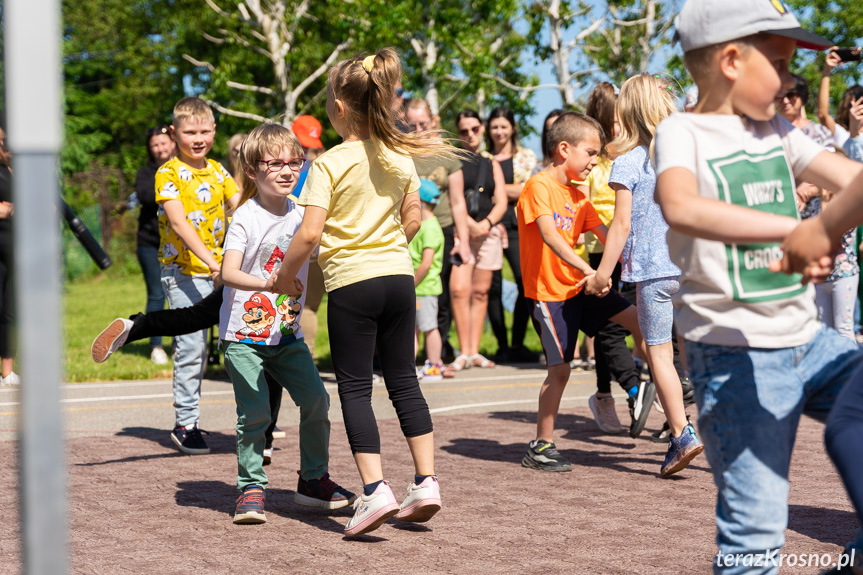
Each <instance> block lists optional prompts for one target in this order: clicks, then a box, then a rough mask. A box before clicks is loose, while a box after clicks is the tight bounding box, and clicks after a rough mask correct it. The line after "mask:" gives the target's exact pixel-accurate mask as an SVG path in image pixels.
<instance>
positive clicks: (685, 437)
mask: <svg viewBox="0 0 863 575" xmlns="http://www.w3.org/2000/svg"><path fill="white" fill-rule="evenodd" d="M702 451H704V446H703V445H702V444H701V441H700V440H699V439H698V436H697V435H695V428H694V427H692V425H687V426H686V427H684V428H683V433H681V434H680V437H672V438H671V440H670V441H669V442H668V453H666V454H665V463H663V464H662V469H661V470H660V472H659V473H660V475H662V477H668V476H669V475H671V474H673V473H677V472H678V471H681V470H682V469H684V468H685V467H686V466H687V465H689V462H690V461H692V460H693V459H695V457H696V456H697V455H698V454H699V453H701V452H702Z"/></svg>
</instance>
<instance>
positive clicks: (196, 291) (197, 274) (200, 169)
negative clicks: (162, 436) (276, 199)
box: [156, 98, 240, 455]
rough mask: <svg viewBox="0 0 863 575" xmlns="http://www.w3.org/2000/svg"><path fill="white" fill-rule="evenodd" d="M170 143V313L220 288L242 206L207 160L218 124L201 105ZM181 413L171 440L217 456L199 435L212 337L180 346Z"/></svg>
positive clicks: (163, 248) (174, 130) (166, 253)
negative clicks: (230, 219)
mask: <svg viewBox="0 0 863 575" xmlns="http://www.w3.org/2000/svg"><path fill="white" fill-rule="evenodd" d="M173 117H174V122H173V125H172V126H171V137H172V138H173V139H174V140H175V141H176V142H177V148H178V153H177V157H175V158H173V159H172V160H169V161H168V162H167V163H165V164H164V165H163V166H162V167H161V168H159V170H158V171H157V172H156V202H157V203H158V204H159V206H160V209H159V236H160V238H161V245H160V249H159V259H160V261H161V263H162V289H163V290H164V291H165V297H166V298H167V300H168V303H169V305H170V306H171V309H176V308H183V307H189V306H192V305H194V304H195V303H197V302H199V301H201V300H202V299H204V298H205V297H206V296H208V295H209V294H210V293H212V291H213V289H214V287H215V286H217V285H219V284H220V283H221V264H222V244H223V242H224V239H225V227H226V223H227V222H226V218H225V206H224V204H225V203H226V202H227V204H228V206H229V207H230V208H231V209H233V208H236V207H237V203H238V202H239V197H240V196H239V194H237V184H236V183H235V182H234V179H233V178H232V177H231V175H230V174H229V173H228V171H227V170H226V169H225V168H223V167H222V165H221V164H219V162H216V161H213V160H208V159H207V157H206V156H207V153H208V152H209V151H210V149H211V148H212V147H213V137H214V136H215V134H216V123H215V119H214V118H213V112H212V111H211V110H210V108H209V107H208V106H207V104H205V103H204V101H203V100H200V99H199V98H183V99H182V100H180V101H179V102H177V104H176V106H174V116H173ZM174 346H175V351H176V353H175V355H174V411H175V413H176V423H175V425H174V430H173V431H172V432H171V439H172V440H173V441H174V443H175V444H176V445H177V447H178V448H180V450H181V451H183V452H184V453H187V454H189V455H201V454H206V453H209V452H210V448H209V447H207V444H206V442H205V441H204V438H203V437H202V436H201V432H200V430H199V429H198V416H199V414H200V409H199V407H198V402H199V400H200V397H201V380H202V379H203V375H204V365H205V361H206V353H207V342H206V331H200V332H197V333H193V334H189V335H183V336H179V337H175V338H174Z"/></svg>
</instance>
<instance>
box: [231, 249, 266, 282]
mask: <svg viewBox="0 0 863 575" xmlns="http://www.w3.org/2000/svg"><path fill="white" fill-rule="evenodd" d="M242 265H243V252H241V251H239V250H226V251H225V256H224V258H222V283H224V284H225V285H226V286H228V287H232V288H235V289H241V290H246V291H272V287H273V286H272V282H273V277H272V276H271V277H270V279H269V280H265V279H263V278H256V277H255V276H253V275H251V274H247V273H246V272H244V271H243V270H241V269H240V268H241V267H242Z"/></svg>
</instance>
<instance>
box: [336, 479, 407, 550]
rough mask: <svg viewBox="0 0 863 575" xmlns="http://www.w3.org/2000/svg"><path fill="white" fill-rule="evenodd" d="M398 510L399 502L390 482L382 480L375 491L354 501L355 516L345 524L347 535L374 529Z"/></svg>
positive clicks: (360, 533) (351, 535) (350, 535)
mask: <svg viewBox="0 0 863 575" xmlns="http://www.w3.org/2000/svg"><path fill="white" fill-rule="evenodd" d="M398 512H399V504H398V503H396V498H395V496H393V491H392V489H390V484H389V483H387V482H386V481H381V482H380V484H379V485H378V486H377V489H375V492H374V493H372V494H371V495H365V494H363V495H360V496H359V497H357V500H356V501H354V516H353V517H351V520H350V521H348V524H347V525H346V526H345V537H353V536H355V535H362V534H363V533H368V532H369V531H374V530H375V529H377V528H378V527H380V526H381V525H383V524H384V522H385V521H386V520H387V519H389V518H390V517H392V516H393V515H395V514H396V513H398Z"/></svg>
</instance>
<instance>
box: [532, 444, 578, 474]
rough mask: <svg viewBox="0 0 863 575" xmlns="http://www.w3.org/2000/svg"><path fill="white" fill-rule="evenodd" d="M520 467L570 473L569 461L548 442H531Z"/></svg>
mask: <svg viewBox="0 0 863 575" xmlns="http://www.w3.org/2000/svg"><path fill="white" fill-rule="evenodd" d="M521 465H522V466H523V467H529V468H531V469H539V470H540V471H572V465H571V464H570V463H569V461H567V460H566V459H564V458H563V456H562V455H561V454H560V452H559V451H558V450H557V448H556V447H555V446H554V443H549V442H548V441H531V442H530V444H528V446H527V454H526V455H525V456H524V459H522V460H521Z"/></svg>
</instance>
